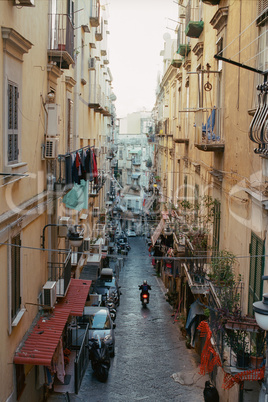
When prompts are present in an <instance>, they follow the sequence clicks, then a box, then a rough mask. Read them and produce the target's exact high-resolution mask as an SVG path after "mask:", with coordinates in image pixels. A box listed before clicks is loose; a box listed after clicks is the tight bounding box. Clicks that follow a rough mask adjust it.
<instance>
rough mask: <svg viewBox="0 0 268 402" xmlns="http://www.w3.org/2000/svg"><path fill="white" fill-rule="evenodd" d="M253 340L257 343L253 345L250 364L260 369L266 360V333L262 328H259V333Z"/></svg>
mask: <svg viewBox="0 0 268 402" xmlns="http://www.w3.org/2000/svg"><path fill="white" fill-rule="evenodd" d="M254 338H255V339H254ZM253 342H255V344H254V345H253V347H252V350H251V353H250V365H251V367H252V368H254V369H258V368H260V367H262V365H263V360H264V356H263V353H264V345H265V333H264V331H262V330H259V331H258V332H257V333H255V334H254V335H253Z"/></svg>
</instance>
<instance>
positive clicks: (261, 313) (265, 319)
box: [253, 276, 268, 402]
mask: <svg viewBox="0 0 268 402" xmlns="http://www.w3.org/2000/svg"><path fill="white" fill-rule="evenodd" d="M267 279H268V276H263V277H262V280H267ZM253 310H254V313H255V319H256V321H257V324H258V325H259V327H260V328H262V329H263V330H264V331H266V362H265V375H264V383H263V384H262V388H261V392H260V396H259V402H267V401H268V293H265V294H263V299H262V301H256V302H255V303H253Z"/></svg>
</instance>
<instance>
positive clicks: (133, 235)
mask: <svg viewBox="0 0 268 402" xmlns="http://www.w3.org/2000/svg"><path fill="white" fill-rule="evenodd" d="M127 236H128V237H136V236H137V235H136V232H134V230H127Z"/></svg>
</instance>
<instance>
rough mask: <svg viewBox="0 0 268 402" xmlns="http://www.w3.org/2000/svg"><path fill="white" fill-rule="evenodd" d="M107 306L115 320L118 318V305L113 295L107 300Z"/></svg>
mask: <svg viewBox="0 0 268 402" xmlns="http://www.w3.org/2000/svg"><path fill="white" fill-rule="evenodd" d="M105 307H107V308H108V309H109V311H110V316H111V319H112V320H113V321H115V319H116V305H115V303H114V300H113V298H112V297H109V298H107V299H106V300H105Z"/></svg>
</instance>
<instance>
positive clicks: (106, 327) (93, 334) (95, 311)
mask: <svg viewBox="0 0 268 402" xmlns="http://www.w3.org/2000/svg"><path fill="white" fill-rule="evenodd" d="M78 323H80V324H89V333H88V336H89V339H91V338H94V339H98V336H99V337H100V339H102V340H103V341H104V342H105V344H106V346H107V347H108V349H109V353H110V355H111V357H113V356H114V346H115V336H114V329H115V327H116V324H115V323H114V322H113V321H112V319H111V316H110V312H109V309H108V308H107V307H95V306H85V307H84V311H83V316H82V317H79V318H78Z"/></svg>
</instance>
